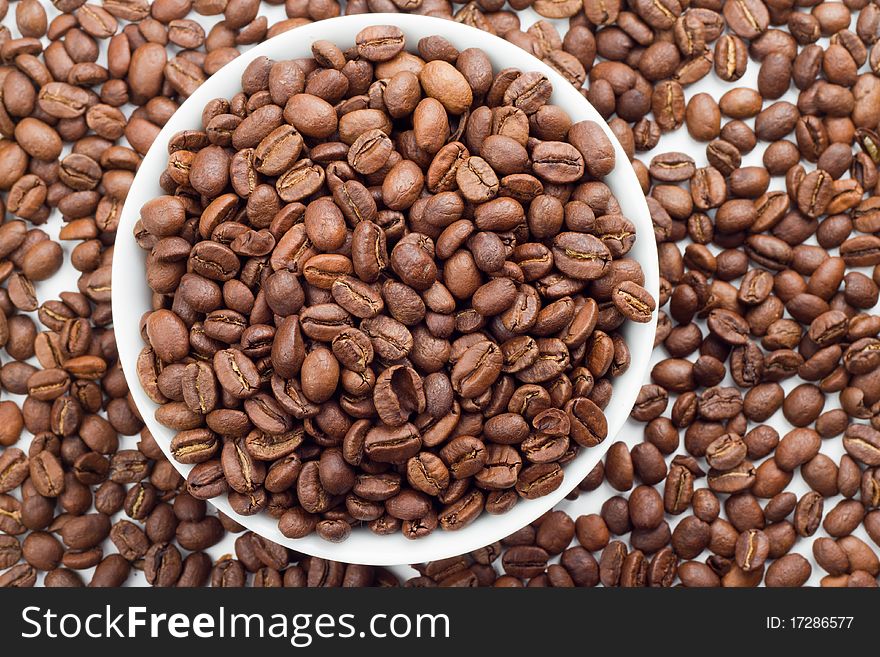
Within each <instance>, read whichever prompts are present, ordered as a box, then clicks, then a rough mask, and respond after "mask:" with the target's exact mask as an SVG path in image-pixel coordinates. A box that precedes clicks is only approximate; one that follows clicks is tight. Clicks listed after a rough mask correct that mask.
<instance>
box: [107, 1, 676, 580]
mask: <svg viewBox="0 0 880 657" xmlns="http://www.w3.org/2000/svg"><path fill="white" fill-rule="evenodd" d="M386 24H390V25H397V26H398V27H400V28H401V29H402V30H403V32H404V34H405V35H406V39H407V49H409V50H414V48H415V45H416V44H417V43H418V40H419V39H421V38H422V37H426V36H430V35H434V34H439V35H441V36H443V37H445V38H446V39H448V40H449V41H450V42H451V43H452V44H453V45H454V46H456V47H457V48H459V49H464V48H469V47H479V48H482V49H483V50H484V51H485V52H486V53H487V54H488V56H489V58H490V59H491V60H492V64H493V67H494V68H495V71H496V72H497V71H499V70H500V69H502V68H507V67H516V68H518V69H520V70H522V71H540V72H542V73H544V74H545V75H546V76H547V77H548V78H549V80H550V81H551V82H552V83H553V96H552V97H551V102H552V103H554V104H556V105H559V106H561V107H562V108H564V109H565V110H566V111H567V112H568V113H569V115H570V116H571V118H572V119H573V120H574V121H581V120H585V119H591V120H593V121H595V122H596V123H598V124H599V125H601V126H602V128H603V129H604V130H605V132H606V134H607V135H608V137H609V138H610V139H611V142H612V143H613V144H614V148H615V152H616V155H617V166H616V167H615V169H614V171H613V172H612V173H611V174H610V175H609V176H607V177H606V178H605V182H606V183H608V185H609V186H610V187H611V190H612V191H613V192H614V194H615V196H616V197H617V199H618V201H619V202H620V206H621V208H622V211H623V214H624V215H626V216H627V217H628V218H629V219H630V220H631V221H632V222H633V223H634V224H635V226H636V230H637V233H638V236H637V239H636V242H635V245H634V246H633V248H632V251H631V252H630V257H631V258H634V259H635V260H638V262H639V263H640V264H641V265H642V269H643V270H644V272H645V287H646V288H647V290H648V291H649V292H651V294H653V295H654V298H657V295H658V287H659V280H658V278H659V274H658V266H657V249H656V246H655V243H654V236H653V228H652V224H651V217H650V214H649V213H648V207H647V204H646V203H645V198H644V195H643V194H642V191H641V188H640V186H639V183H638V180H637V179H636V175H635V172H634V171H633V169H632V167H631V166H630V165H629V163H628V160H627V157H626V154H625V153H624V151H623V148H622V147H621V146H620V144H619V143H618V142H617V139H615V138H614V135H613V134H612V133H611V131H610V130H609V129H608V127H607V125H606V123H605V121H604V120H603V119H602V117H601V116H599V114H598V112H596V110H595V109H593V107H592V106H591V105H590V104H589V103H588V102H587V101H586V100H585V99H584V97H583V96H581V94H580V93H579V92H578V91H577V90H576V89H575V88H574V87H573V86H572V85H571V84H569V83H568V82H567V81H566V80H565V79H564V78H562V77H561V76H560V75H559V74H558V73H557V72H556V71H555V70H553V69H552V68H551V67H550V66H547V65H546V64H544V63H543V62H541V61H539V60H538V59H536V58H535V57H533V56H532V55H530V54H528V53H526V52H525V51H524V50H522V49H520V48H519V47H517V46H515V45H513V44H512V43H509V42H507V41H505V40H503V39H501V38H499V37H496V36H492V35H490V34H487V33H486V32H482V31H480V30H478V29H476V28H473V27H469V26H467V25H462V24H460V23H456V22H453V21H449V20H444V19H440V18H429V17H425V16H410V15H406V14H365V15H357V16H344V17H340V18H332V19H329V20H323V21H319V22H316V23H312V24H309V25H304V26H302V27H297V28H295V29H293V30H291V31H289V32H285V33H284V34H280V35H278V36H277V37H275V38H273V39H269V40H268V41H266V42H264V43H262V44H260V45H258V46H256V47H254V48H252V49H250V50H248V51H247V52H246V53H244V54H243V55H241V56H240V57H238V58H237V59H235V60H234V61H232V62H230V63H229V64H227V65H226V66H225V67H223V69H222V70H221V71H220V72H218V73H216V74H215V75H212V76H211V77H210V78H209V79H208V80H207V81H206V82H205V83H204V84H202V86H201V87H199V88H198V89H197V90H196V92H195V93H194V94H193V95H192V96H191V97H190V98H189V99H187V100H186V102H184V103H183V105H181V107H180V109H179V110H178V111H177V112H176V113H175V114H174V116H172V117H171V119H170V120H169V121H168V123H167V124H166V125H165V127H164V128H163V129H162V131H161V132H160V133H159V135H158V137H157V138H156V141H155V142H154V144H153V146H152V148H151V149H150V151H149V152H148V153H147V155H146V156H145V157H144V160H143V162H142V164H141V167H140V170H139V171H138V174H137V177H136V178H135V181H134V184H133V185H132V186H131V190H130V192H129V194H128V199H127V201H126V203H125V207H124V208H123V210H122V217H121V219H120V223H119V231H118V235H117V239H116V250H115V258H114V260H113V318H114V324H115V330H116V340H117V343H118V346H119V357H120V360H121V362H122V367H123V370H124V371H125V375H126V378H127V380H128V381H129V382H130V387H131V394H132V397H133V398H134V401H135V403H136V404H137V407H138V409H139V410H140V412H141V415H142V416H143V418H144V421H145V422H146V424H147V427H148V428H149V429H150V431H151V432H152V433H153V436H154V437H155V438H156V442H157V443H158V444H159V446H160V447H161V448H162V451H164V452H165V454H166V455H167V456H168V459H169V460H170V461H171V463H173V464H174V467H176V468H177V469H178V470H179V471H180V473H181V474H182V475H183V476H184V477H185V476H186V474H187V472H188V471H189V470H190V468H191V466H188V465H183V464H180V463H177V462H176V461H175V460H174V459H173V458H172V457H171V454H170V452H169V447H170V443H171V439H172V437H173V436H174V432H173V431H171V430H170V429H167V428H166V427H163V426H162V425H160V424H159V423H158V422H156V420H155V419H154V415H153V414H154V412H155V410H156V408H157V405H156V404H155V403H154V402H153V401H151V400H150V399H149V398H148V397H147V396H146V394H145V393H144V392H143V390H142V389H141V387H140V385H139V383H138V377H137V371H136V361H137V357H138V353H139V352H140V351H141V349H142V348H143V346H144V343H143V341H142V339H141V334H140V330H139V326H138V324H139V320H140V318H141V316H142V315H143V314H144V313H145V312H146V311H148V310H149V309H150V289H149V288H148V287H147V285H146V283H145V282H144V281H145V277H146V274H145V260H146V254H145V252H144V251H142V250H141V249H140V248H139V247H138V245H137V244H136V243H135V240H134V236H133V232H132V231H133V228H134V225H135V222H136V221H137V220H138V215H139V212H140V208H141V206H143V204H144V203H145V202H147V201H148V200H150V199H152V198H154V197H156V196H159V195H161V194H163V192H162V190H161V188H160V187H159V174H161V173H162V171H163V170H164V169H165V165H166V162H167V158H168V151H167V145H168V141H169V139H170V138H171V137H172V136H173V135H174V134H175V133H177V132H178V131H180V130H185V129H196V128H199V127H200V125H201V112H202V108H203V106H204V105H205V103H206V102H208V101H209V100H211V99H213V98H231V97H232V96H233V95H234V94H235V93H237V92H238V91H240V78H241V74H242V72H243V71H244V69H245V67H246V66H247V65H248V64H249V63H250V62H251V61H252V60H254V59H256V58H257V57H260V56H264V55H265V56H267V57H270V58H272V59H275V60H284V59H294V58H297V57H310V56H311V50H310V46H311V43H312V42H313V41H315V40H317V39H327V40H329V41H331V42H333V43H336V44H338V45H340V46H341V47H343V49H344V48H346V47H349V46H351V45H353V44H354V37H355V34H357V33H358V32H359V31H360V30H361V29H363V28H364V27H367V26H368V25H386ZM655 324H656V313H654V317H653V318H652V321H651V322H649V323H646V324H636V323H633V322H627V323H626V324H625V325H624V327H623V329H622V333H623V335H624V336H625V338H626V341H627V344H628V345H629V348H630V352H631V356H632V363H631V365H630V367H629V370H628V371H627V372H626V373H624V374H623V375H622V376H619V377H618V378H617V379H615V381H614V387H613V393H612V397H611V402H610V403H609V405H608V407H607V408H606V409H605V414H606V416H607V419H608V437H607V438H606V440H605V441H604V442H602V443H601V444H600V445H598V446H596V447H592V448H590V449H583V450H581V452H580V453H579V455H578V456H577V458H575V459H573V460H572V461H571V462H570V463H568V464H567V465H566V466H565V468H564V472H565V480H564V483H563V485H562V486H560V488H559V489H558V490H556V491H555V492H553V493H552V494H550V495H546V496H544V497H541V498H539V499H535V500H523V499H521V500H519V502H518V503H517V504H516V506H514V507H513V509H512V510H511V511H509V512H508V513H505V514H502V515H499V516H492V515H489V514H486V513H484V514H483V515H481V516H480V517H479V518H478V519H477V520H476V521H474V522H473V523H472V524H471V525H469V526H467V527H465V528H463V529H461V530H458V531H443V530H441V529H439V528H438V529H437V530H435V531H434V532H433V533H431V534H430V535H428V536H426V537H424V538H421V539H418V540H410V539H407V538H404V536H403V535H402V534H399V533H398V534H396V535H392V536H377V535H375V534H373V533H372V532H370V531H369V530H368V529H366V528H356V529H355V530H354V531H353V532H352V534H351V536H350V537H349V538H348V539H347V540H346V541H344V542H342V543H329V542H327V541H325V540H323V539H321V538H319V537H318V536H316V535H312V536H308V537H306V538H301V539H295V540H294V539H289V538H286V537H285V536H284V535H282V534H281V532H279V531H278V526H277V521H276V520H275V519H273V518H271V517H270V516H269V515H268V514H265V513H262V514H258V515H255V516H241V515H238V514H237V513H235V512H234V511H233V510H232V509H231V508H230V506H229V503H228V502H227V500H226V498H225V496H221V497H218V498H214V499H212V500H211V503H212V504H214V506H216V507H217V508H218V509H220V510H221V511H223V513H225V514H227V515H229V516H231V517H232V518H234V519H235V520H237V521H238V522H239V523H241V524H242V525H244V526H245V527H247V528H248V529H250V530H253V531H254V532H257V533H258V534H261V535H263V536H265V537H266V538H269V539H270V540H272V541H275V542H276V543H280V544H282V545H285V546H287V547H289V548H291V549H294V550H297V551H299V552H303V553H306V554H310V555H313V556H317V557H323V558H326V559H332V560H335V561H342V562H347V563H360V564H373V565H394V564H413V563H421V562H426V561H431V560H435V559H442V558H446V557H451V556H455V555H458V554H462V553H465V552H469V551H471V550H475V549H477V548H479V547H482V546H484V545H488V544H490V543H493V542H495V541H498V540H500V539H502V538H504V537H505V536H508V535H509V534H511V533H513V532H515V531H517V530H518V529H521V528H522V527H524V526H526V525H527V524H529V523H530V522H532V521H533V520H535V519H536V518H537V517H538V516H540V515H541V514H543V513H544V512H545V511H548V510H549V509H551V508H553V506H554V505H556V504H557V503H558V502H560V501H561V500H562V499H563V498H564V497H565V495H566V494H567V493H568V492H569V491H570V490H571V489H572V488H573V487H574V486H576V485H577V484H578V482H580V481H581V480H582V479H583V478H584V477H585V476H586V475H587V474H588V473H589V472H590V471H591V470H592V469H593V467H594V466H595V465H596V463H598V462H599V460H600V459H601V458H602V457H603V456H604V454H605V452H606V451H607V449H608V447H609V445H611V443H612V442H614V440H615V437H616V436H617V434H618V432H619V431H620V429H621V427H622V426H623V424H624V422H625V421H626V419H627V417H628V416H629V412H630V409H631V408H632V405H633V403H634V402H635V399H636V395H637V394H638V392H639V389H640V387H641V385H642V381H643V380H644V376H645V374H646V373H647V370H648V366H649V361H650V355H651V350H652V347H653V344H654V330H655ZM635 438H636V436H632V437H630V438H629V439H628V442H633V443H634V442H635ZM624 440H627V438H624Z"/></svg>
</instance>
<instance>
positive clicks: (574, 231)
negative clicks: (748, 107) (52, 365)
mask: <svg viewBox="0 0 880 657" xmlns="http://www.w3.org/2000/svg"><path fill="white" fill-rule="evenodd" d="M354 41H355V44H354V45H353V47H350V48H349V49H348V50H346V51H343V50H342V49H341V48H340V47H339V46H337V45H334V44H331V43H328V42H326V41H317V42H315V43H314V44H312V46H311V50H312V54H313V58H309V59H307V60H305V61H303V60H299V61H296V60H291V61H272V60H270V59H268V58H266V57H260V58H258V59H256V60H254V61H253V62H252V63H250V64H249V65H248V66H247V68H246V69H245V71H244V73H243V74H242V76H241V88H242V92H241V93H239V94H237V95H236V96H234V97H233V98H231V99H228V100H227V99H216V100H212V101H210V102H209V103H208V104H207V105H206V106H205V108H204V111H203V114H202V125H201V126H198V127H197V128H196V129H192V130H186V131H183V132H180V133H178V134H176V135H175V136H174V137H172V139H171V141H170V144H169V157H168V164H167V167H166V169H165V170H164V172H163V173H162V177H161V181H160V182H161V185H162V187H163V189H164V190H165V191H166V192H167V194H166V195H164V196H160V197H158V198H155V199H152V200H150V201H148V202H147V203H146V204H145V205H144V206H143V208H141V212H140V220H139V221H138V223H137V224H136V226H135V229H134V230H135V235H136V237H137V240H138V243H139V244H140V245H141V246H142V247H143V248H144V249H146V250H148V251H149V256H148V260H147V281H148V283H149V285H150V287H151V289H152V290H153V292H154V294H155V296H154V306H155V310H153V311H151V312H149V313H147V315H146V316H145V317H144V319H143V331H144V334H145V336H146V341H147V343H148V346H147V347H145V348H144V349H143V351H142V352H141V356H140V359H139V365H140V367H139V371H138V372H139V376H140V380H141V384H142V385H143V387H144V389H145V390H146V391H147V393H148V394H149V396H150V398H151V399H152V400H153V401H155V402H156V403H158V404H161V406H160V407H159V408H158V409H157V411H156V419H157V420H158V421H159V422H161V423H162V424H163V425H165V426H167V427H169V428H171V429H173V430H174V431H176V432H177V433H176V435H175V436H174V438H173V440H172V441H171V451H172V454H173V456H174V458H175V459H177V460H178V461H179V462H181V463H186V464H195V467H194V468H193V469H192V470H191V471H190V474H189V476H188V478H187V488H188V490H189V493H190V494H191V495H194V496H195V497H198V498H202V499H209V498H212V497H216V496H218V495H222V494H226V493H227V492H228V499H229V502H230V504H231V506H232V508H233V509H235V510H236V511H237V512H238V513H241V514H244V515H251V514H255V513H259V512H261V511H263V510H266V509H268V510H269V511H270V513H271V514H272V515H273V516H274V517H276V518H278V525H279V528H280V530H281V532H282V533H283V534H284V535H285V536H288V537H290V538H301V537H303V536H306V535H308V534H310V533H311V532H313V531H315V532H317V534H318V535H319V536H321V537H322V538H325V539H327V540H330V541H341V540H343V539H345V538H346V537H347V536H348V535H349V533H350V532H351V528H352V526H353V525H355V526H356V525H358V524H361V523H363V524H367V525H368V526H369V528H370V529H371V530H372V531H373V532H375V533H377V534H383V535H384V534H390V533H396V532H403V534H404V536H406V537H408V538H419V537H422V536H425V535H427V534H429V533H430V532H432V531H433V530H434V529H435V528H437V527H438V526H439V527H440V528H442V529H446V530H456V529H460V528H461V527H465V526H467V525H468V524H470V523H471V522H473V521H474V520H475V519H476V518H478V517H479V516H480V514H481V513H483V511H484V510H485V511H487V512H488V513H493V514H497V513H502V512H504V511H507V510H508V509H510V508H511V507H512V506H513V505H514V504H515V503H516V502H517V499H518V498H525V499H535V498H538V497H541V496H543V495H546V494H548V493H550V492H552V491H554V490H556V489H557V488H559V486H561V485H562V482H563V467H562V466H563V465H564V464H565V463H566V462H567V461H569V460H570V459H572V458H573V457H574V456H575V455H576V454H577V453H578V450H580V449H582V448H589V447H593V446H595V445H597V444H599V443H600V442H602V441H603V440H604V439H605V438H606V436H607V432H608V427H607V422H606V420H605V417H604V414H603V412H602V408H604V406H605V405H606V404H607V403H608V401H609V399H610V396H611V381H612V379H613V378H614V377H615V376H617V375H619V374H620V373H623V372H625V371H626V370H627V368H628V367H629V361H630V356H629V350H628V348H627V345H626V343H625V342H624V340H623V337H622V336H621V335H620V333H619V332H618V329H619V328H620V326H621V325H622V324H623V323H624V322H626V321H627V320H630V321H637V322H647V321H649V320H650V319H651V317H652V313H653V311H654V310H655V308H656V304H655V302H654V300H653V299H652V298H651V296H650V294H649V293H648V292H647V291H646V290H645V289H644V288H643V287H642V284H643V283H644V274H643V272H642V269H641V266H640V265H639V263H638V262H637V261H636V260H634V259H631V258H628V257H627V254H628V253H629V251H630V249H631V247H632V245H633V243H634V242H635V239H636V235H635V227H634V225H633V223H632V222H631V221H630V220H629V219H627V218H626V217H625V216H623V215H622V214H621V213H620V207H619V205H618V202H617V199H616V198H615V197H614V195H613V194H612V192H611V190H610V189H609V187H608V186H607V185H605V184H604V183H603V182H602V178H603V177H604V176H606V175H607V174H608V173H610V172H611V171H612V170H613V168H614V165H615V154H614V148H613V146H612V144H611V141H610V140H609V139H608V137H607V136H606V135H605V132H604V131H603V130H602V128H601V127H600V126H599V125H598V124H596V123H594V122H592V121H580V122H577V123H573V122H572V120H571V118H569V116H568V115H567V114H566V112H565V111H564V110H562V109H561V108H560V107H558V106H555V105H552V104H550V103H549V100H550V96H551V94H552V86H551V84H550V82H549V80H548V79H547V78H546V77H545V76H544V75H542V74H540V73H536V72H529V71H519V70H516V69H505V70H503V71H500V72H495V71H493V69H492V64H491V62H490V61H489V58H488V57H487V56H486V54H485V53H484V52H483V51H482V50H479V49H476V48H469V49H466V50H463V51H461V52H459V51H458V50H457V49H456V48H455V47H453V46H452V44H450V43H449V42H448V41H447V40H446V39H444V38H442V37H440V36H430V37H425V38H423V39H421V40H420V41H419V43H418V48H417V53H418V54H416V53H415V52H410V51H408V50H407V49H406V46H407V43H406V37H405V35H404V34H403V32H402V31H401V30H400V29H399V28H397V27H394V26H382V25H375V26H371V27H367V28H365V29H364V30H362V31H361V32H359V33H358V34H357V35H356V37H355V40H354ZM411 49H412V50H416V49H415V48H411Z"/></svg>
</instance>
